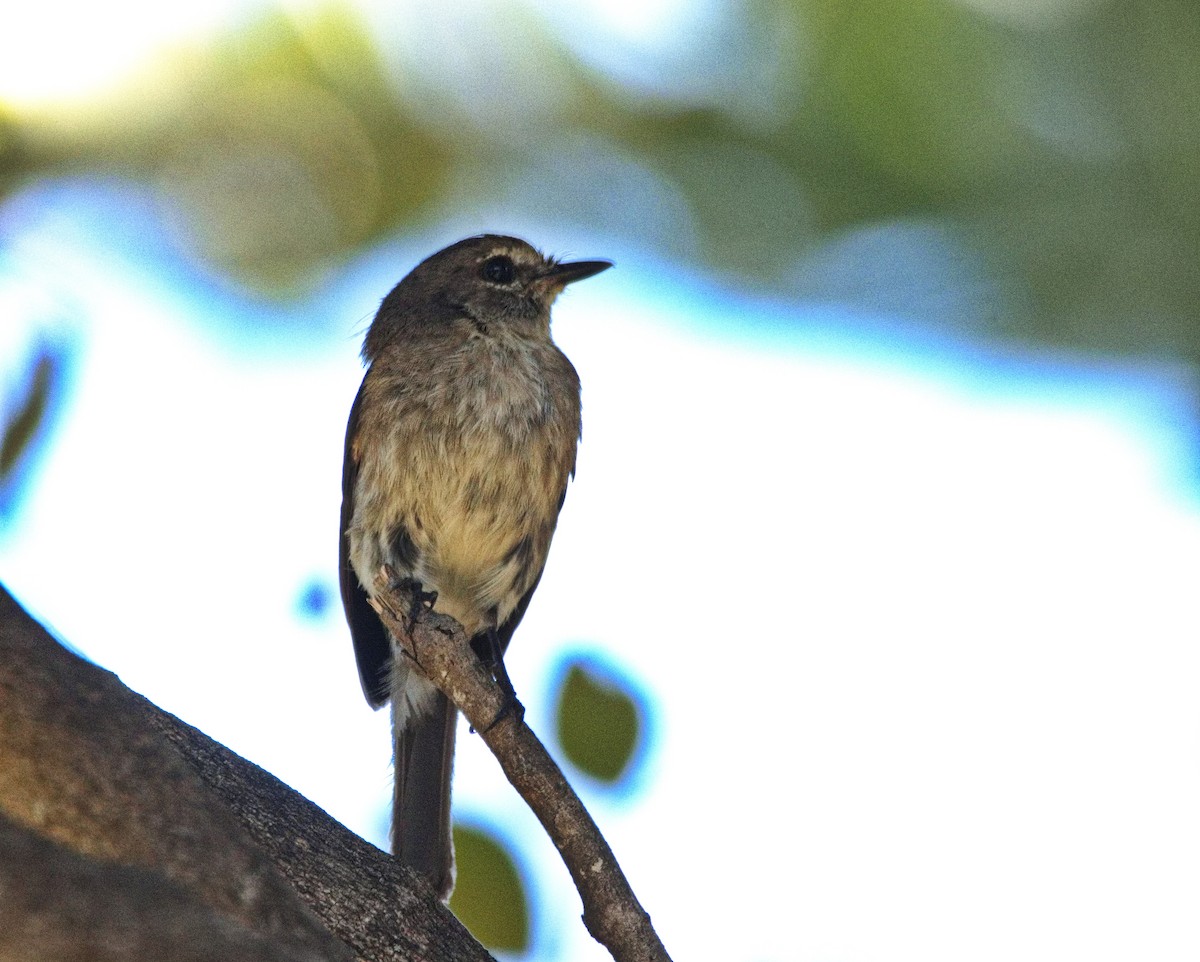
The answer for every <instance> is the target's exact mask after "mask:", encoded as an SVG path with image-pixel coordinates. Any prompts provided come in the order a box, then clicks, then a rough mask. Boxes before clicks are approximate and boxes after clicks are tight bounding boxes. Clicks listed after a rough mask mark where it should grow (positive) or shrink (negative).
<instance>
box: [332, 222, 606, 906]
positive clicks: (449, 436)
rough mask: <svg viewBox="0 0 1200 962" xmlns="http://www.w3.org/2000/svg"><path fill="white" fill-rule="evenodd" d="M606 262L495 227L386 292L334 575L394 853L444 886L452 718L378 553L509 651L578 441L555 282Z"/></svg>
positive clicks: (481, 649) (354, 419) (503, 675)
mask: <svg viewBox="0 0 1200 962" xmlns="http://www.w3.org/2000/svg"><path fill="white" fill-rule="evenodd" d="M611 266H612V262H611V261H608V260H578V261H563V260H559V259H557V258H554V257H551V256H545V255H543V254H541V253H539V251H538V250H536V249H535V248H534V247H533V246H531V245H530V244H529V243H527V242H526V241H523V240H520V239H518V238H516V237H510V236H505V235H500V234H481V235H478V236H474V237H468V238H466V239H464V240H460V241H458V242H457V243H454V244H451V245H450V246H448V247H446V248H444V249H443V250H440V251H438V252H437V253H435V254H433V255H431V256H430V257H428V258H426V259H425V260H423V261H421V262H420V263H419V264H418V265H417V266H416V267H415V268H413V269H412V271H411V272H410V273H409V274H407V275H406V276H405V277H404V278H403V279H402V280H401V281H400V282H399V283H398V284H397V285H396V286H395V287H394V288H393V289H392V290H391V292H390V293H388V295H387V296H386V297H385V298H384V299H383V301H382V303H381V304H380V307H379V310H378V312H377V313H376V315H375V317H374V320H373V321H372V322H371V324H370V326H369V328H368V329H367V333H366V336H365V338H364V340H363V346H362V359H363V361H364V363H365V364H366V365H367V369H366V373H365V375H364V377H363V380H362V385H361V387H360V388H359V390H358V394H357V396H356V397H355V399H354V403H353V404H352V406H351V408H350V416H349V421H348V423H347V426H346V440H345V451H344V457H343V462H342V510H341V531H340V541H339V566H338V567H339V580H340V588H341V596H342V604H343V608H344V610H345V614H346V620H347V623H348V625H349V628H350V634H351V639H352V641H353V646H354V654H355V659H356V662H357V667H358V674H359V679H360V681H361V683H362V689H363V694H364V695H365V696H366V700H367V702H368V704H369V705H371V706H372V707H373V708H380V707H382V706H383V705H384V704H385V703H387V702H389V701H390V703H391V713H392V734H393V764H394V770H395V771H394V792H393V807H392V830H391V844H392V852H393V854H394V855H395V856H396V857H398V858H399V859H400V860H401V861H402V862H403V863H405V864H407V865H409V866H410V867H411V868H413V869H415V870H416V871H417V872H418V873H420V874H421V875H422V876H424V877H425V878H426V879H427V880H428V881H429V883H430V884H431V885H432V886H433V888H434V890H435V892H436V893H437V895H438V896H439V898H441V899H442V900H443V901H446V900H448V899H449V897H450V893H451V891H452V889H453V886H454V850H453V838H452V834H451V822H450V782H451V774H452V767H453V758H454V741H455V728H456V723H457V715H458V712H457V710H456V709H455V708H454V706H453V705H452V704H451V703H450V702H449V700H448V699H447V698H446V697H445V696H444V695H443V694H442V693H441V692H440V691H438V690H437V688H436V687H434V685H433V684H432V682H430V681H429V680H428V679H427V678H425V677H424V676H423V675H422V674H421V672H420V669H419V668H417V667H416V666H415V665H414V664H413V663H412V661H411V660H410V659H408V658H407V657H406V656H405V655H403V654H402V653H400V652H399V651H398V649H397V647H396V645H395V643H394V640H393V639H392V638H391V636H390V635H389V634H388V632H387V631H386V630H385V628H384V626H383V624H382V622H381V621H380V620H379V617H378V615H377V614H376V612H375V611H374V610H373V609H372V608H371V606H370V602H369V598H370V597H371V596H372V594H373V592H374V587H373V586H374V579H375V577H376V575H377V573H378V572H379V570H380V568H381V566H382V565H385V564H387V565H390V566H391V567H392V568H393V569H395V571H396V573H397V575H399V576H400V577H401V578H403V579H406V580H408V581H409V582H411V583H412V584H413V585H414V586H419V592H420V593H421V597H424V598H427V599H429V600H430V601H432V605H433V608H434V609H435V610H437V611H440V612H443V613H445V614H448V615H450V616H451V617H453V618H455V619H456V620H457V621H458V622H459V623H460V624H461V625H462V627H463V629H464V630H465V632H466V634H467V636H468V637H469V638H471V639H472V647H473V648H474V649H475V651H476V652H477V653H478V654H479V655H480V657H481V658H483V659H484V660H485V661H487V662H489V665H490V667H492V668H493V669H494V670H495V675H496V677H497V680H499V681H501V683H502V684H506V685H507V686H508V687H507V692H508V694H509V695H510V696H512V697H511V703H513V704H515V703H516V700H515V695H513V694H512V688H511V683H508V681H507V678H508V676H507V672H505V670H504V667H503V662H502V660H501V659H502V655H503V652H504V651H505V650H506V649H507V647H508V643H509V641H510V639H511V638H512V635H513V632H514V630H515V629H516V627H517V625H518V623H519V622H520V621H521V618H522V617H523V616H524V614H525V610H526V608H527V607H528V605H529V601H530V598H531V597H532V596H533V593H534V591H535V590H536V588H537V586H538V582H539V581H540V579H541V576H542V571H543V569H544V567H545V564H546V558H547V554H548V552H549V549H550V542H551V538H552V537H553V535H554V530H555V527H556V525H557V522H558V516H559V511H560V510H561V509H562V506H563V502H564V499H565V498H566V491H567V483H568V481H569V480H570V479H571V478H573V477H574V474H575V459H576V450H577V446H578V443H579V439H580V435H581V419H580V409H581V404H580V384H579V376H578V374H577V373H576V371H575V368H574V366H573V365H572V364H571V362H570V360H568V359H567V356H566V355H565V354H563V352H562V351H561V350H560V349H559V348H558V347H557V345H556V344H555V343H554V341H553V339H552V338H551V334H550V308H551V305H552V304H553V303H554V301H555V299H556V298H557V297H558V295H559V294H560V293H561V292H562V291H563V289H564V288H565V287H566V286H567V285H568V284H571V283H574V282H575V281H579V280H582V279H584V278H587V277H592V276H594V275H596V274H599V273H600V272H601V271H604V270H607V269H608V268H609V267H611Z"/></svg>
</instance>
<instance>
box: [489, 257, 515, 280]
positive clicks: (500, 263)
mask: <svg viewBox="0 0 1200 962" xmlns="http://www.w3.org/2000/svg"><path fill="white" fill-rule="evenodd" d="M516 276H517V269H516V267H514V266H513V262H512V260H511V259H510V258H507V257H505V256H504V255H503V254H498V255H497V256H495V257H489V258H488V259H487V260H486V261H484V262H483V277H484V280H488V281H491V282H492V283H493V284H511V283H512V282H513V279H514V278H515V277H516Z"/></svg>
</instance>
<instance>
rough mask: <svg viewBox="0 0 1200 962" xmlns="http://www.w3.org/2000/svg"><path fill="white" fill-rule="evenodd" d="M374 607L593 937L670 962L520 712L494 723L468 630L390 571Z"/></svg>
mask: <svg viewBox="0 0 1200 962" xmlns="http://www.w3.org/2000/svg"><path fill="white" fill-rule="evenodd" d="M372 604H373V605H374V607H375V610H376V611H378V612H379V616H380V618H382V619H383V623H384V625H385V626H386V627H387V629H388V631H389V632H390V633H391V634H392V635H393V636H394V637H395V638H396V639H397V640H398V642H399V644H400V646H401V647H402V648H403V650H404V652H405V653H406V654H407V655H408V656H409V657H410V658H412V659H413V661H414V662H415V663H416V664H417V665H418V666H419V667H420V670H421V671H422V673H423V674H425V675H426V676H427V677H428V678H429V680H430V681H432V682H433V683H434V684H435V685H437V687H438V688H440V689H441V690H442V692H444V693H445V695H446V697H448V698H449V699H450V700H451V701H452V702H453V703H454V704H455V705H456V706H457V707H458V709H459V711H461V712H462V713H463V714H464V715H465V716H466V717H467V721H469V722H470V723H471V727H472V728H473V729H474V730H475V731H477V732H479V733H480V735H481V737H482V738H483V741H484V743H485V744H486V745H487V746H488V748H490V749H491V750H492V754H493V755H495V756H496V759H497V761H499V762H500V767H501V768H502V769H503V770H504V774H505V776H507V778H508V780H509V781H510V782H511V783H512V785H513V787H514V788H515V789H516V790H517V792H518V793H519V794H520V795H521V797H522V798H523V799H525V802H526V804H528V805H529V807H530V808H531V809H532V810H533V813H534V814H535V815H536V816H537V818H538V821H540V822H541V823H542V827H543V828H545V829H546V832H547V834H548V835H549V836H550V840H551V841H552V842H554V846H555V848H557V849H558V852H559V855H561V856H562V860H563V862H564V863H565V864H566V866H567V870H568V871H569V872H570V873H571V878H572V879H574V881H575V887H576V888H577V889H578V890H579V896H580V898H581V899H582V900H583V924H584V925H585V926H587V930H588V931H589V932H590V933H591V934H592V937H593V938H594V939H596V941H597V942H599V943H601V944H602V945H603V946H604V947H605V948H607V949H608V951H609V953H610V954H611V955H612V957H613V959H614V960H616V962H670V956H668V955H667V950H666V949H665V948H663V944H662V942H661V941H660V940H659V938H658V934H657V933H656V932H655V931H654V928H653V926H651V924H650V916H649V915H648V914H647V913H646V910H645V909H643V908H642V907H641V905H640V904H639V903H638V900H637V898H636V897H635V896H634V894H633V890H632V889H631V888H630V887H629V882H628V881H627V880H626V878H625V874H624V873H623V872H622V871H621V867H620V866H619V865H618V864H617V860H616V858H615V857H614V856H613V853H612V849H610V848H609V847H608V843H607V842H606V841H605V840H604V836H603V835H601V834H600V829H598V828H597V827H596V823H595V822H594V821H592V817H591V816H590V815H589V814H588V812H587V809H586V808H584V806H583V802H581V801H580V800H579V796H578V795H576V794H575V792H574V790H573V789H572V788H571V786H570V785H569V784H567V780H566V779H565V778H564V777H563V774H562V771H561V770H560V769H559V767H558V765H556V764H555V762H554V759H552V758H551V757H550V755H549V753H548V752H547V751H546V749H545V747H544V746H543V745H542V743H541V742H540V741H539V740H538V737H537V736H536V735H535V734H534V733H533V731H532V730H531V729H530V728H529V726H528V725H526V724H525V722H524V719H523V718H522V717H521V712H509V713H508V714H506V715H505V716H504V717H503V718H501V719H500V720H499V721H498V722H496V723H495V724H493V722H495V719H496V718H497V716H498V715H499V714H500V711H501V709H502V708H503V707H504V695H503V693H502V691H501V689H500V686H499V685H498V684H496V681H495V679H493V678H492V676H491V674H490V673H489V672H488V671H487V669H485V668H484V666H483V665H482V664H481V663H480V661H479V659H478V658H477V657H476V656H475V652H474V651H473V650H472V649H471V645H470V641H469V639H468V638H467V636H466V633H465V632H464V631H463V629H462V626H461V625H459V623H458V622H457V621H455V620H454V619H453V618H451V617H449V616H447V615H443V614H441V613H439V612H434V611H431V610H429V609H427V608H424V607H423V606H419V605H418V606H417V607H416V608H414V606H413V597H412V594H411V592H410V591H408V590H407V589H406V588H404V587H403V586H401V584H400V583H399V579H398V578H397V576H396V574H395V572H394V571H392V570H391V569H390V568H387V567H384V568H383V569H381V571H380V573H379V575H377V576H376V579H375V600H374V601H373V602H372ZM414 611H415V612H416V616H415V618H414V617H412V616H413V613H414ZM410 619H411V620H410Z"/></svg>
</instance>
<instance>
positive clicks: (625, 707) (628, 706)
mask: <svg viewBox="0 0 1200 962" xmlns="http://www.w3.org/2000/svg"><path fill="white" fill-rule="evenodd" d="M632 690H633V686H632V685H630V684H629V683H628V682H625V681H617V680H614V679H613V678H611V677H601V676H600V675H598V674H596V672H594V671H592V670H591V669H590V668H589V667H588V665H587V664H586V663H585V662H583V661H580V660H576V661H575V662H574V663H573V664H571V665H570V667H568V669H567V671H566V675H565V677H564V679H563V683H562V685H561V687H560V688H559V691H558V703H557V705H556V710H555V720H556V722H557V726H558V732H557V734H558V742H559V745H560V747H561V748H562V751H563V754H564V755H566V757H567V758H568V759H570V761H571V764H573V765H574V766H575V767H576V768H578V769H579V770H580V771H583V772H586V773H587V774H588V775H590V776H591V777H592V778H595V779H598V780H599V781H602V782H615V781H617V780H618V779H619V778H620V777H621V775H623V774H624V773H625V771H626V769H627V768H628V767H629V763H630V761H631V760H632V758H633V753H634V749H635V748H636V747H637V744H638V738H639V736H640V735H641V731H642V719H641V717H640V715H639V712H638V708H637V703H636V702H635V701H634V698H633V696H632V694H631V692H632Z"/></svg>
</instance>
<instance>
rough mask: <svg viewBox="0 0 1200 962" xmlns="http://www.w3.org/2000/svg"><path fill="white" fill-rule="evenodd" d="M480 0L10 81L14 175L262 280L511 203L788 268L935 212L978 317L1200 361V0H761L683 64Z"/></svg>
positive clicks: (716, 262) (224, 269)
mask: <svg viewBox="0 0 1200 962" xmlns="http://www.w3.org/2000/svg"><path fill="white" fill-rule="evenodd" d="M454 9H455V8H454V5H450V6H448V7H445V8H443V9H442V10H441V11H440V12H439V10H437V9H435V8H433V7H422V6H421V5H413V6H412V7H411V8H410V12H411V15H412V17H413V18H414V19H413V20H411V21H410V22H408V23H405V22H402V21H399V22H394V23H392V24H391V25H390V26H388V27H383V28H381V27H379V26H378V25H377V24H376V25H375V26H374V27H373V28H372V29H368V26H367V24H366V22H365V21H364V20H363V19H362V18H361V17H360V15H359V14H357V13H356V12H355V11H354V10H353V9H352V8H349V7H342V6H338V5H336V4H330V5H328V6H325V7H323V8H320V9H318V10H316V11H310V12H306V13H303V14H301V13H295V14H291V13H289V14H284V13H268V14H265V15H263V16H261V17H260V18H259V19H258V20H257V21H256V22H254V23H253V24H251V25H250V26H243V27H241V28H239V29H237V30H236V31H233V32H231V33H230V34H229V35H228V36H225V37H223V38H220V39H218V40H215V41H212V42H208V43H197V44H196V45H195V46H194V47H193V48H192V49H190V50H188V51H185V52H184V53H182V54H176V55H173V56H172V57H171V59H170V62H169V63H165V64H160V65H159V66H158V67H157V68H156V69H154V70H148V71H147V72H146V73H145V75H144V76H143V77H142V78H141V79H140V80H139V82H138V83H136V84H134V85H131V87H130V88H129V89H128V90H127V91H126V93H125V94H124V95H122V96H118V97H114V98H111V99H109V100H106V101H104V102H102V103H96V104H92V105H89V106H88V108H87V110H86V111H80V110H72V111H70V112H63V113H62V114H57V115H56V114H54V113H49V114H43V115H37V116H25V115H21V114H17V113H14V112H13V111H11V110H10V111H8V112H7V113H5V112H4V110H3V105H0V191H3V192H11V191H13V190H14V189H17V188H18V187H20V186H21V185H22V184H23V183H25V182H27V181H28V180H29V179H30V178H36V177H43V176H54V175H58V174H66V173H78V172H80V171H96V172H105V173H114V172H115V173H117V174H119V175H122V176H125V177H128V178H132V179H134V180H136V181H138V182H141V183H144V184H147V185H151V186H152V188H153V190H154V191H155V193H156V195H157V196H158V197H159V198H160V200H161V209H162V212H163V217H164V218H165V219H166V220H167V221H168V222H169V223H170V224H171V225H173V227H174V228H175V236H176V237H177V238H178V243H179V244H180V246H181V247H182V248H183V249H184V250H186V251H188V252H189V253H190V254H192V255H194V257H196V258H198V259H199V260H200V262H202V263H203V264H204V265H205V266H206V267H208V268H209V269H210V270H213V271H217V272H220V273H223V274H225V275H226V276H229V277H231V278H233V279H235V280H236V281H237V282H239V283H240V284H242V285H243V286H245V287H246V288H247V289H249V290H252V291H256V292H259V293H261V294H265V295H267V296H299V295H303V294H304V293H306V292H307V291H309V290H311V289H312V288H313V286H314V285H316V284H319V283H320V281H321V280H322V279H323V278H324V277H325V276H326V273H327V271H329V270H330V269H334V268H336V267H337V266H338V265H339V264H341V263H343V262H345V261H346V260H347V259H349V258H350V257H352V256H353V255H354V253H355V252H356V251H358V250H360V249H361V248H362V247H363V245H366V244H369V243H371V242H372V241H374V240H376V239H378V238H380V237H382V236H384V235H386V234H388V233H390V232H394V231H397V230H403V229H415V228H419V227H421V226H424V225H428V224H431V223H434V222H436V221H437V220H439V219H441V218H448V219H455V218H458V219H462V218H463V216H464V214H468V215H475V214H479V213H484V214H486V213H487V212H488V211H490V210H495V209H502V210H513V209H516V210H521V211H523V212H526V213H527V214H528V215H529V217H531V218H534V217H537V218H544V219H547V220H548V221H549V222H552V223H556V224H562V225H563V226H564V230H565V229H567V228H570V227H571V226H572V225H577V226H579V227H580V228H586V229H587V230H589V231H590V232H592V233H595V232H599V233H601V234H607V235H610V236H613V237H614V238H621V239H625V240H627V241H630V242H632V243H635V244H642V245H646V246H648V247H651V248H653V253H656V254H659V255H663V256H666V257H668V258H676V259H679V260H683V261H685V262H686V263H689V264H691V265H693V266H695V267H697V268H699V269H703V270H706V271H707V272H709V273H710V274H713V275H715V276H717V277H719V278H720V279H722V280H724V281H729V282H733V283H736V284H739V285H742V286H746V287H755V288H760V289H765V290H769V291H775V292H780V293H784V294H787V293H789V292H790V293H792V294H804V293H805V292H804V291H803V290H802V289H800V288H798V287H795V286H794V285H795V283H796V281H795V278H796V276H797V268H798V265H802V264H803V263H804V261H805V258H807V257H809V256H810V255H813V254H819V252H820V251H821V249H822V247H823V245H825V244H827V243H829V242H830V241H835V240H837V239H838V238H840V237H843V236H845V235H846V234H847V233H848V232H853V231H855V230H857V229H860V228H863V227H868V226H870V225H875V224H886V223H891V222H897V221H899V222H904V223H907V222H912V221H920V222H933V223H936V224H937V225H939V226H940V227H944V228H945V229H946V230H947V231H948V236H949V237H951V238H953V242H954V243H955V244H959V245H961V247H962V249H964V250H969V251H971V252H972V254H973V255H975V256H977V257H978V259H979V260H980V262H981V263H983V264H985V265H986V266H987V270H988V271H989V272H990V274H991V278H990V279H991V281H992V284H991V286H990V288H989V289H990V290H992V291H994V294H993V297H994V301H995V302H994V304H993V305H992V307H991V310H990V311H984V312H983V316H981V317H972V318H963V319H962V321H961V323H963V324H970V325H973V326H974V327H975V328H976V329H977V331H978V332H979V333H982V334H984V335H995V336H1001V337H1004V338H1013V339H1018V340H1024V341H1027V342H1031V343H1034V344H1037V345H1054V346H1057V347H1067V348H1072V349H1078V350H1081V351H1088V352H1106V353H1111V354H1126V355H1143V356H1146V355H1148V356H1154V357H1160V358H1184V359H1186V360H1187V361H1189V362H1191V363H1193V364H1195V363H1196V362H1198V361H1200V333H1198V331H1200V327H1198V326H1197V324H1196V323H1195V313H1196V305H1197V303H1198V298H1197V295H1200V258H1198V257H1197V251H1198V250H1200V191H1198V190H1197V189H1196V188H1197V184H1196V179H1197V175H1196V169H1197V167H1198V166H1200V165H1197V163H1196V156H1197V148H1198V147H1200V18H1198V17H1196V15H1195V8H1194V5H1193V4H1192V3H1191V2H1190V0H1130V2H1126V3H1120V4H1118V3H1113V2H1104V0H1011V2H1008V3H1001V2H1000V0H970V2H969V3H968V2H967V0H963V2H959V3H955V2H951V0H908V2H905V3H902V4H897V3H891V2H887V0H855V2H854V3H841V2H836V0H795V2H788V0H748V2H747V3H745V4H744V5H741V6H740V7H737V8H733V7H730V8H723V7H719V6H718V8H716V9H718V10H719V14H720V16H721V17H724V18H725V19H726V20H730V19H732V20H733V21H736V22H734V23H733V24H732V25H731V26H729V28H728V30H727V33H728V34H729V36H730V37H732V38H734V39H732V40H723V39H722V37H724V35H721V36H718V37H717V38H716V39H715V40H714V39H712V38H709V40H710V42H711V44H712V45H713V46H714V47H715V49H714V50H712V51H707V52H705V54H704V56H697V57H694V58H692V59H691V60H685V61H683V62H682V66H680V67H679V71H682V72H681V73H679V75H677V76H675V77H674V82H673V83H671V84H668V85H667V86H666V87H664V89H663V90H656V89H655V88H654V86H653V84H642V85H635V84H631V83H628V82H625V81H624V80H623V79H622V78H621V77H619V76H617V75H615V74H614V73H613V72H612V71H609V70H606V69H605V68H604V66H603V65H602V64H600V63H599V62H598V59H597V57H595V56H594V55H591V56H586V57H585V56H584V55H583V54H581V52H580V51H581V50H582V49H583V46H582V45H581V43H580V42H579V41H580V38H579V37H577V36H574V35H572V34H571V32H570V29H569V27H564V26H563V25H562V23H559V22H554V23H552V22H551V21H550V20H549V19H547V18H546V16H544V14H543V13H539V11H538V8H536V7H533V6H529V7H526V6H518V5H515V4H508V5H505V4H501V3H498V2H494V3H491V4H489V3H488V2H487V0H477V2H476V3H475V4H474V5H473V6H471V7H469V8H468V9H467V12H466V13H462V14H460V15H459V16H458V19H454V16H455V15H454V14H453V13H452V12H449V11H452V10H454ZM418 16H419V17H420V18H421V20H420V21H418V20H416V19H415V18H416V17H418ZM428 18H443V19H445V20H446V21H447V22H446V23H445V24H443V25H442V28H441V30H440V32H439V31H438V30H433V29H432V28H431V27H430V24H429V23H428V22H426V21H427V20H428ZM559 20H560V21H562V20H565V21H567V22H569V21H570V18H569V17H567V18H559ZM684 29H690V28H685V27H681V31H682V30H684ZM389 31H391V32H389ZM738 38H741V39H740V40H739V39H738ZM439 44H444V45H445V47H444V49H443V48H442V47H439V46H438V45H439ZM722 44H723V46H722ZM617 59H619V58H617ZM687 71H692V74H688V73H687ZM739 74H741V75H745V76H750V77H753V78H754V82H753V84H752V85H750V86H749V87H748V86H747V85H746V84H742V85H741V86H738V85H737V84H736V83H735V82H733V81H732V80H729V79H728V78H730V77H736V76H738V75H739ZM689 91H696V92H697V93H696V94H695V95H694V96H689V93H688V92H689ZM494 226H497V227H502V226H503V225H502V224H497V225H494ZM943 320H945V319H943Z"/></svg>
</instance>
